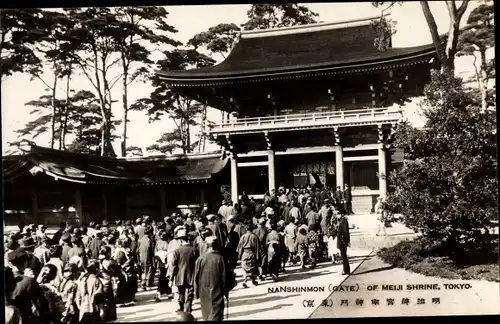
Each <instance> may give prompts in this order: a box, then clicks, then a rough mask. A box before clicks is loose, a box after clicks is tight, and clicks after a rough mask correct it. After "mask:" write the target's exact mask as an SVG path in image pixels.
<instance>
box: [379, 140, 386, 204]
mask: <svg viewBox="0 0 500 324" xmlns="http://www.w3.org/2000/svg"><path fill="white" fill-rule="evenodd" d="M386 173H387V164H386V154H385V150H384V144H382V143H381V144H379V148H378V184H379V192H380V197H382V198H384V200H385V198H386V197H387V179H386Z"/></svg>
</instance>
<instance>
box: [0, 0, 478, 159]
mask: <svg viewBox="0 0 500 324" xmlns="http://www.w3.org/2000/svg"><path fill="white" fill-rule="evenodd" d="M303 5H305V6H307V7H308V8H309V9H311V10H312V11H314V12H317V13H318V14H319V17H318V20H319V21H323V22H338V21H345V20H350V19H359V18H367V17H373V16H377V15H380V12H381V9H380V8H374V7H373V6H372V5H371V2H366V3H363V2H361V3H359V2H358V3H339V2H337V3H306V4H303ZM477 5H478V2H477V1H471V3H470V5H469V8H468V10H467V12H466V14H465V17H464V19H463V22H465V21H466V19H467V16H468V15H469V13H470V11H471V10H472V9H473V8H474V7H476V6H477ZM430 7H431V10H432V12H433V14H434V17H435V19H436V24H437V26H438V30H439V33H445V32H446V31H447V29H448V24H449V18H448V12H447V9H446V5H445V3H444V2H443V1H431V2H430ZM249 8H250V5H189V6H167V7H166V9H167V11H168V12H169V16H168V22H169V23H170V24H171V25H173V26H175V27H176V28H177V30H178V32H177V33H176V34H174V35H173V38H174V39H176V40H178V41H181V42H183V43H186V42H187V41H188V40H189V39H190V38H191V37H192V36H194V35H195V34H197V33H199V32H202V31H205V30H207V29H208V28H209V27H212V26H215V25H217V24H219V23H235V24H237V25H240V24H242V23H244V22H246V20H247V19H248V18H247V16H246V12H247V11H248V9H249ZM391 17H392V19H394V20H396V21H397V33H396V34H395V35H393V47H408V46H418V45H423V44H430V43H431V42H432V39H431V35H430V32H429V29H428V27H427V24H426V21H425V18H424V15H423V13H422V10H421V8H420V4H419V2H405V3H403V5H401V6H399V5H397V6H395V7H393V9H391ZM164 49H165V48H162V47H158V48H157V50H160V51H161V50H164ZM456 69H457V72H458V73H464V72H465V73H468V72H470V71H471V70H472V58H470V57H468V58H459V59H457V61H456ZM72 88H73V89H75V90H79V89H89V90H91V85H90V83H89V82H88V81H87V80H86V79H85V77H83V76H79V77H75V79H74V80H73V81H72ZM44 89H45V86H44V85H43V83H42V82H41V81H38V80H30V76H29V75H26V74H15V75H13V76H11V77H9V78H8V79H7V80H4V81H3V82H2V84H1V107H2V154H3V155H5V154H8V146H7V143H8V142H11V141H15V140H17V139H18V136H17V134H16V133H15V131H16V130H17V129H19V128H22V127H23V126H24V125H25V124H26V123H27V122H29V121H30V120H33V119H34V116H32V115H30V110H31V108H30V107H27V106H25V103H26V102H28V101H30V100H34V99H37V98H39V97H40V96H41V95H43V94H45V91H44ZM151 91H152V87H151V85H149V84H144V83H134V84H133V85H132V86H131V87H130V90H129V103H133V102H134V101H135V100H136V99H138V98H142V97H147V96H148V95H149V94H150V93H151ZM60 93H61V96H64V90H63V89H62V86H61V90H60ZM113 97H114V98H117V99H118V98H121V89H120V86H119V84H118V85H117V86H116V88H115V89H113ZM414 106H415V107H410V108H408V109H407V111H408V112H409V113H408V116H409V118H410V119H411V118H415V119H416V120H417V119H418V112H417V110H418V109H417V108H416V105H414ZM115 107H116V109H115V110H114V111H113V113H114V115H115V118H117V119H118V118H121V111H120V107H121V102H117V103H116V104H115ZM220 116H221V114H220V113H219V112H218V111H216V110H211V111H210V112H209V114H208V119H210V120H212V121H218V119H220ZM412 116H413V117H412ZM129 120H130V122H129V124H128V143H127V145H128V146H138V147H141V148H145V147H147V146H148V145H151V144H153V143H155V142H156V140H157V139H158V138H159V137H160V136H161V134H163V133H164V132H166V131H168V130H171V129H173V127H174V124H173V122H172V121H171V120H168V119H167V118H164V119H163V120H160V121H156V122H154V123H151V124H150V123H148V117H147V116H146V115H145V113H142V112H130V113H129ZM416 123H418V121H416ZM120 128H121V126H118V129H117V132H119V133H121V129H120ZM145 129H147V131H145ZM35 142H36V144H37V145H40V146H47V147H48V146H49V136H48V135H47V136H44V135H42V136H39V137H37V139H35ZM114 147H115V150H116V152H119V142H118V141H116V143H114ZM216 149H218V147H217V146H216V145H208V143H207V147H206V150H216ZM143 151H145V150H143Z"/></svg>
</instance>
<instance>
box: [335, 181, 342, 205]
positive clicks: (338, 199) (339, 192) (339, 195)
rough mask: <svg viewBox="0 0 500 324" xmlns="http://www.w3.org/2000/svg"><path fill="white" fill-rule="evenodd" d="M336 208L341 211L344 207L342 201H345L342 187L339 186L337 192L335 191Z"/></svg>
mask: <svg viewBox="0 0 500 324" xmlns="http://www.w3.org/2000/svg"><path fill="white" fill-rule="evenodd" d="M334 196H335V208H337V209H340V207H342V201H343V200H344V193H343V192H342V189H340V186H337V190H336V191H335V194H334Z"/></svg>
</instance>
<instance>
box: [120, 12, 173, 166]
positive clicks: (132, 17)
mask: <svg viewBox="0 0 500 324" xmlns="http://www.w3.org/2000/svg"><path fill="white" fill-rule="evenodd" d="M112 12H113V14H114V15H115V17H116V18H117V19H116V21H115V22H114V23H115V26H114V27H115V29H114V32H113V33H111V37H112V41H113V43H114V44H115V47H116V51H117V52H118V54H119V56H120V60H121V68H122V75H121V78H122V93H123V94H122V124H123V131H122V136H121V155H122V156H125V154H126V152H127V144H126V141H127V123H128V120H127V115H128V110H129V105H128V87H129V85H130V84H131V83H133V82H134V81H136V80H139V79H143V80H145V76H147V74H148V72H149V71H148V68H147V67H146V66H147V65H148V64H152V63H153V62H152V61H151V60H150V58H149V56H150V55H151V51H150V50H149V49H148V48H147V47H146V45H154V44H162V45H171V46H178V45H180V43H179V42H177V41H175V40H173V39H172V38H170V37H169V34H171V33H175V32H177V30H176V29H175V27H173V26H171V25H169V24H168V23H167V21H166V19H167V16H168V12H167V11H166V10H165V8H163V7H121V8H114V9H113V11H112ZM149 26H152V28H150V27H149Z"/></svg>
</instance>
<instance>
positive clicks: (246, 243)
mask: <svg viewBox="0 0 500 324" xmlns="http://www.w3.org/2000/svg"><path fill="white" fill-rule="evenodd" d="M252 230H253V223H252V222H251V221H249V222H247V223H246V232H245V234H243V236H241V238H240V241H239V243H238V248H237V250H238V259H239V260H241V268H242V269H243V271H244V272H245V279H244V280H243V288H248V286H247V281H248V279H250V280H252V283H253V284H254V285H257V280H256V278H257V276H258V275H259V268H258V264H259V256H260V254H261V249H260V244H259V238H258V237H257V235H255V234H254V233H252Z"/></svg>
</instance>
